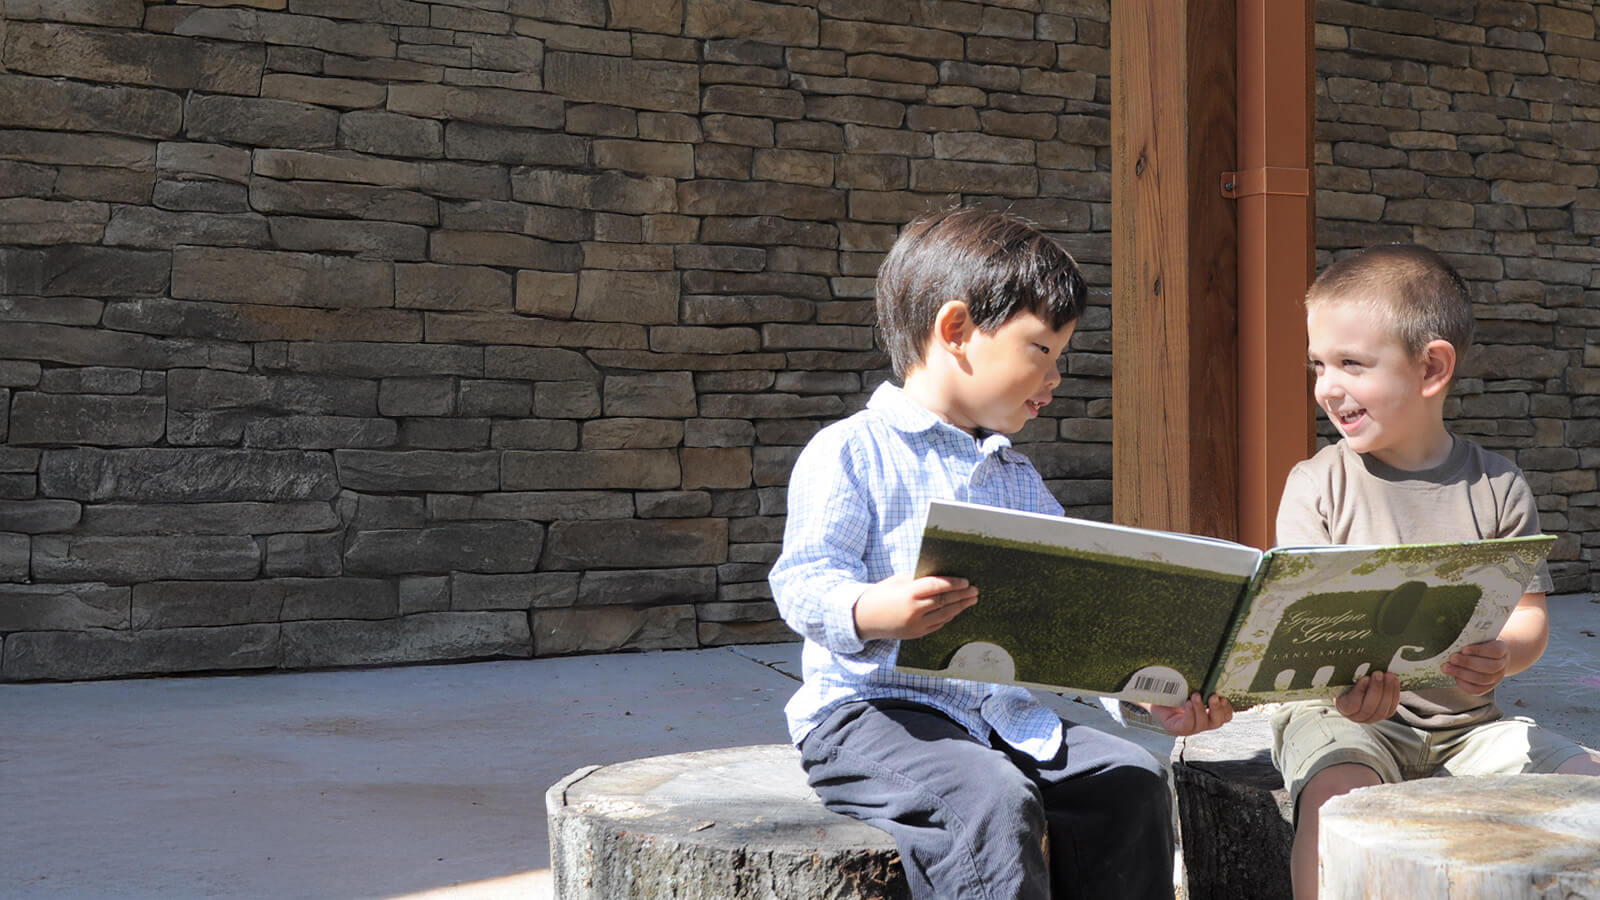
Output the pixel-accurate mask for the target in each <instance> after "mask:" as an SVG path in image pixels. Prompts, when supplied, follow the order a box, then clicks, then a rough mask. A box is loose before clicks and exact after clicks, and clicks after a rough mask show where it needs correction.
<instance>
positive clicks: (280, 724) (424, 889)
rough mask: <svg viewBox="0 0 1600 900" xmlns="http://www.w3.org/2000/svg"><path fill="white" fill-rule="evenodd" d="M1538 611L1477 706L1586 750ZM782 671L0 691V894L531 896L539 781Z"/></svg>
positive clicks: (663, 660) (734, 659) (1593, 680)
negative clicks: (1540, 630)
mask: <svg viewBox="0 0 1600 900" xmlns="http://www.w3.org/2000/svg"><path fill="white" fill-rule="evenodd" d="M1550 606H1551V612H1552V620H1553V622H1554V629H1553V634H1552V637H1551V644H1550V649H1549V651H1548V652H1547V653H1546V655H1545V657H1544V659H1543V660H1542V661H1541V662H1540V664H1539V665H1538V666H1536V667H1534V668H1533V669H1532V670H1530V671H1528V672H1526V673H1523V674H1521V675H1518V676H1516V677H1515V678H1513V679H1511V680H1509V681H1508V682H1507V683H1506V684H1505V686H1504V687H1502V688H1501V691H1500V699H1501V704H1502V706H1503V707H1504V708H1505V709H1506V710H1507V711H1508V712H1511V713H1514V714H1518V715H1529V716H1533V717H1534V718H1536V719H1538V720H1539V721H1540V722H1541V723H1543V724H1545V725H1547V726H1549V727H1552V728H1555V729H1557V730H1560V731H1562V732H1564V733H1566V734H1568V735H1571V736H1572V737H1574V738H1577V739H1578V740H1580V741H1583V742H1584V743H1586V744H1588V745H1589V746H1596V745H1597V744H1600V637H1597V634H1600V598H1597V597H1595V596H1593V595H1564V596H1560V597H1554V598H1551V600H1550ZM798 668H799V645H798V644H772V645H762V646H749V647H734V648H723V649H715V650H696V651H675V652H655V653H632V654H613V655H606V656H588V657H571V658H563V659H542V660H517V661H497V662H483V663H465V664H457V665H436V666H411V667H401V668H389V669H363V670H345V671H328V672H302V673H282V674H268V675H245V676H211V677H191V678H158V679H139V680H125V681H102V682H82V683H72V684H23V685H16V684H13V685H4V686H0V809H3V810H4V811H5V813H6V814H5V815H4V816H3V817H0V860H4V871H3V872H0V895H4V896H7V897H15V898H35V897H37V898H44V897H50V898H107V897H139V898H144V897H149V898H169V900H170V898H188V897H232V898H302V897H303V898H395V897H408V898H419V897H425V898H487V897H508V896H519V897H527V896H533V897H542V896H548V895H549V890H550V888H549V883H550V882H549V877H550V876H549V870H548V866H549V849H548V846H547V843H546V832H545V806H544V792H545V789H546V788H548V787H549V786H550V785H551V784H553V783H554V782H555V781H557V780H559V779H560V778H561V777H562V776H564V775H566V774H568V773H569V772H571V771H573V770H575V769H577V768H579V767H582V766H586V765H594V764H604V763H608V762H617V761H621V760H624V759H632V758H637V757H641V756H654V755H658V754H665V753H677V752H683V751H688V750H703V749H710V748H716V747H728V746H737V745H741V744H760V743H778V742H782V741H784V740H786V739H787V735H786V732H785V729H784V723H783V704H784V703H785V702H786V701H787V700H788V697H789V695H790V693H791V692H792V691H793V690H794V688H795V685H796V681H795V675H796V674H797V672H798ZM1046 699H1048V700H1050V701H1051V702H1052V704H1053V705H1055V706H1057V708H1058V709H1061V710H1062V711H1063V713H1064V714H1066V715H1068V716H1069V717H1071V718H1074V719H1076V720H1078V721H1086V722H1088V723H1089V724H1094V725H1098V726H1103V727H1114V726H1110V725H1107V724H1106V719H1105V717H1104V715H1103V713H1101V712H1100V711H1099V708H1098V707H1097V706H1087V705H1084V704H1082V703H1078V702H1074V701H1072V700H1070V699H1064V698H1056V697H1053V696H1047V697H1046ZM1130 736H1133V737H1135V738H1137V739H1139V740H1140V741H1141V742H1142V743H1145V744H1146V746H1149V747H1150V749H1151V750H1152V752H1154V753H1156V754H1157V755H1163V756H1164V754H1165V748H1170V739H1167V738H1164V737H1162V736H1158V735H1149V734H1143V733H1130Z"/></svg>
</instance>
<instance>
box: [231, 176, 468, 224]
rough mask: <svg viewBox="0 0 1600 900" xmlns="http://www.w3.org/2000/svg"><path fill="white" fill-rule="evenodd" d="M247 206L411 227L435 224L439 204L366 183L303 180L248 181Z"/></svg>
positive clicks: (415, 193) (414, 193)
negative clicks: (248, 197) (374, 220)
mask: <svg viewBox="0 0 1600 900" xmlns="http://www.w3.org/2000/svg"><path fill="white" fill-rule="evenodd" d="M250 205H251V207H252V208H254V209H256V210H257V211H259V212H264V213H280V214H288V215H307V216H325V217H327V218H332V219H347V218H357V219H377V220H381V221H386V222H404V223H407V224H411V225H437V224H438V223H439V208H438V202H437V201H436V200H434V199H433V198H432V197H429V196H428V195H426V194H423V193H420V192H418V191H413V190H406V189H402V188H395V187H379V186H375V185H365V184H326V183H314V182H305V181H275V180H273V179H270V178H254V179H251V181H250Z"/></svg>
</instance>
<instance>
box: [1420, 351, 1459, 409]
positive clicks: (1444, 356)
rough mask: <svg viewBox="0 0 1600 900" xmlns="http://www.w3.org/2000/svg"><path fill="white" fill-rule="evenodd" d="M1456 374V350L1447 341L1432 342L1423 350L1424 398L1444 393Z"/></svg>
mask: <svg viewBox="0 0 1600 900" xmlns="http://www.w3.org/2000/svg"><path fill="white" fill-rule="evenodd" d="M1455 374H1456V348H1455V345H1453V344H1451V343H1450V342H1449V341H1446V340H1432V341H1429V342H1428V345H1427V346H1426V347H1423V348H1422V396H1424V397H1434V396H1438V395H1441V394H1443V393H1444V391H1445V389H1446V388H1448V387H1449V386H1450V379H1451V378H1453V377H1454V376H1455Z"/></svg>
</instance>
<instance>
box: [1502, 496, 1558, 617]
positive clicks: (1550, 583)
mask: <svg viewBox="0 0 1600 900" xmlns="http://www.w3.org/2000/svg"><path fill="white" fill-rule="evenodd" d="M1543 533H1544V529H1543V527H1542V526H1541V525H1540V523H1539V501H1538V500H1537V499H1536V498H1535V497H1534V495H1533V487H1532V486H1531V485H1529V484H1528V479H1527V478H1525V477H1523V475H1522V472H1521V471H1514V476H1513V478H1512V479H1511V487H1510V489H1509V490H1508V491H1507V492H1506V499H1505V502H1504V503H1503V504H1502V506H1501V515H1500V533H1499V534H1498V535H1496V537H1523V536H1527V535H1535V534H1543ZM1554 589H1555V579H1553V578H1551V577H1550V564H1549V563H1548V562H1541V563H1539V568H1538V570H1537V571H1536V572H1534V575H1533V580H1532V581H1530V582H1529V583H1528V587H1527V592H1528V593H1531V594H1548V593H1550V592H1551V591H1552V590H1554Z"/></svg>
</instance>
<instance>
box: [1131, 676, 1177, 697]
mask: <svg viewBox="0 0 1600 900" xmlns="http://www.w3.org/2000/svg"><path fill="white" fill-rule="evenodd" d="M1133 689H1134V690H1136V691H1155V692H1156V693H1158V694H1173V695H1176V694H1177V693H1178V692H1179V691H1181V690H1182V689H1183V682H1181V681H1172V680H1170V679H1166V678H1151V677H1150V676H1149V675H1140V676H1138V677H1136V678H1134V679H1133Z"/></svg>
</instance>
